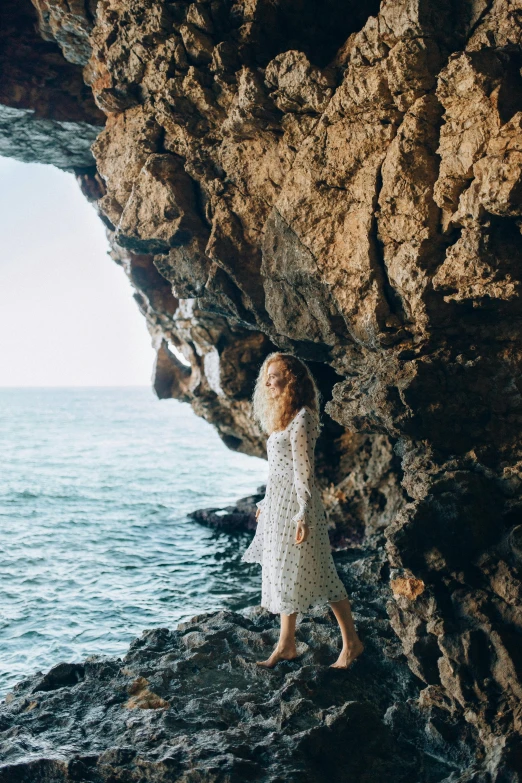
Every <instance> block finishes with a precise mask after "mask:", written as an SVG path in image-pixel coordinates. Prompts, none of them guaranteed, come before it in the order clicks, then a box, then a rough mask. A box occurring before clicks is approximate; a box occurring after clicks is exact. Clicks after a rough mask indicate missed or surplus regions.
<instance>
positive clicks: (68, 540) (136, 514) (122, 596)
mask: <svg viewBox="0 0 522 783" xmlns="http://www.w3.org/2000/svg"><path fill="white" fill-rule="evenodd" d="M0 444H1V449H0V694H5V692H6V691H7V690H8V689H9V688H10V687H12V686H13V685H14V684H15V683H16V682H17V681H18V680H20V679H22V678H24V677H26V676H28V675H30V674H34V673H35V672H36V671H38V670H42V671H45V670H46V669H48V668H50V667H51V666H53V665H54V664H56V663H58V662H60V661H74V660H81V659H83V658H84V657H86V656H87V655H91V654H101V655H122V654H124V653H125V652H126V650H127V648H128V644H129V642H130V641H131V640H132V639H133V638H134V637H135V636H137V635H139V634H140V633H141V632H142V631H143V630H144V629H146V628H153V627H158V626H167V627H170V628H175V626H176V624H177V623H178V622H180V621H181V620H185V619H188V618H190V617H192V616H193V615H195V614H198V613H200V612H203V611H210V610H214V609H219V608H229V609H235V610H238V609H241V608H244V607H246V606H249V605H253V604H256V603H259V600H260V584H261V577H260V568H259V566H257V565H255V564H247V563H241V562H240V558H241V555H242V553H243V552H244V550H245V548H246V547H247V545H248V543H249V542H250V540H251V534H248V533H242V534H235V535H232V534H223V533H219V534H218V533H215V532H214V531H212V530H209V529H207V528H205V527H203V526H201V525H199V524H198V523H196V522H193V521H191V520H189V519H188V518H187V513H188V512H190V511H192V510H194V509H198V508H205V507H209V506H221V505H227V504H230V503H233V502H234V501H235V500H237V499H238V498H240V497H242V496H245V495H248V494H251V493H253V492H254V491H255V490H256V488H257V487H258V486H259V485H260V484H263V483H265V482H266V478H267V474H268V466H267V463H266V462H265V461H264V460H261V459H257V458H255V457H248V456H246V455H242V454H236V453H234V452H231V451H229V450H228V449H227V448H226V447H225V446H224V445H223V443H222V442H221V440H220V438H219V436H218V435H217V433H216V432H215V431H214V430H213V429H212V427H211V426H210V425H209V424H207V423H206V422H205V421H203V420H202V419H200V418H198V417H197V416H196V415H195V414H194V413H193V412H192V409H191V408H190V407H189V406H188V405H187V404H183V403H180V402H178V401H177V400H162V401H159V400H157V399H156V397H155V396H154V394H153V392H152V390H151V389H149V388H146V387H126V388H61V389H56V388H39V389H27V388H25V389H7V388H3V389H0Z"/></svg>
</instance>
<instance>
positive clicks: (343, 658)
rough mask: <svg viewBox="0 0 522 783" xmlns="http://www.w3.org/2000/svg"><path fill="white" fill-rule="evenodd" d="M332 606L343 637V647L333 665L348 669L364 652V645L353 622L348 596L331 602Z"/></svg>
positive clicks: (337, 667) (336, 667) (335, 667)
mask: <svg viewBox="0 0 522 783" xmlns="http://www.w3.org/2000/svg"><path fill="white" fill-rule="evenodd" d="M330 606H331V607H332V611H333V613H334V614H335V616H336V618H337V622H338V623H339V628H340V629H341V636H342V639H343V649H342V650H341V652H340V654H339V657H338V659H337V660H336V662H335V663H332V665H331V666H332V668H334V669H347V668H348V667H349V666H350V664H351V663H352V662H353V661H354V660H355V659H356V658H357V657H358V656H359V655H360V654H361V653H362V651H363V650H364V645H363V643H362V642H361V640H360V639H359V637H358V636H357V631H356V630H355V626H354V624H353V617H352V609H351V606H350V601H349V600H348V598H343V599H342V601H334V602H330Z"/></svg>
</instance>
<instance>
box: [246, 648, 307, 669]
mask: <svg viewBox="0 0 522 783" xmlns="http://www.w3.org/2000/svg"><path fill="white" fill-rule="evenodd" d="M297 657H298V656H297V650H296V648H295V647H279V646H278V647H276V648H275V650H274V652H273V653H272V655H271V656H270V657H269V658H267V659H266V661H256V663H257V665H258V666H263V667H264V668H265V669H273V668H274V666H275V665H276V663H279V661H293V659H294V658H297Z"/></svg>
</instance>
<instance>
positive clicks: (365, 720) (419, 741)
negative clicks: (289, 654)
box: [0, 548, 473, 783]
mask: <svg viewBox="0 0 522 783" xmlns="http://www.w3.org/2000/svg"><path fill="white" fill-rule="evenodd" d="M334 557H335V558H336V565H337V567H338V570H339V573H340V575H341V578H342V579H343V582H344V583H345V584H346V586H347V588H348V590H349V592H350V595H351V597H352V601H353V606H354V615H355V618H356V622H357V625H358V628H359V632H360V634H361V636H362V638H363V640H364V643H365V645H366V649H365V652H364V655H363V656H361V658H360V659H359V660H358V661H357V662H356V663H355V664H354V665H353V667H352V668H351V669H350V670H348V671H339V670H333V669H331V668H330V667H329V664H330V663H331V662H333V661H334V660H335V658H336V657H337V652H338V650H339V648H340V637H339V634H338V630H337V625H336V622H335V618H334V616H333V613H332V612H331V610H329V609H328V607H327V606H325V607H319V608H315V609H312V610H310V612H309V613H306V614H302V615H300V616H299V618H298V627H297V640H298V651H299V653H300V658H299V660H298V661H292V662H281V663H279V664H278V665H277V666H276V668H275V669H274V670H272V671H267V670H260V669H258V667H257V666H256V665H255V660H256V659H260V658H261V657H265V655H266V654H268V652H269V651H270V650H271V649H272V647H273V645H274V643H275V641H276V640H277V636H278V617H277V616H276V615H271V614H270V613H268V612H267V611H265V610H264V609H261V608H260V607H251V608H249V609H246V610H243V611H242V612H230V611H216V612H209V613H206V614H203V615H199V616H196V617H194V618H192V619H191V620H190V621H188V622H184V623H180V624H179V625H178V627H177V628H176V629H175V630H171V629H168V628H156V629H154V630H149V631H146V632H144V633H143V634H142V635H141V636H140V637H139V638H137V639H135V640H134V641H133V642H132V644H131V645H130V647H129V651H128V653H127V654H126V655H125V656H124V657H123V658H105V657H101V656H90V657H89V658H87V659H86V660H85V661H81V662H63V663H59V664H57V665H56V666H55V667H53V668H52V669H51V670H50V671H49V672H47V673H41V672H39V673H37V674H35V675H34V676H32V677H29V678H27V679H26V680H24V681H22V682H20V683H19V684H18V685H17V686H16V687H15V688H14V689H13V691H12V692H11V693H9V694H8V696H7V698H6V699H5V701H4V702H3V703H2V704H1V705H0V760H1V761H0V783H43V782H44V781H45V783H66V782H67V783H69V782H71V783H72V781H75V782H78V783H79V782H80V781H81V782H82V783H102V782H103V783H115V781H121V782H122V783H123V781H125V783H142V781H154V782H156V781H158V783H159V781H183V782H185V781H186V783H189V781H190V783H194V782H195V781H205V783H208V782H209V781H213V782H215V783H218V782H223V783H225V782H226V783H245V781H271V783H283V782H284V783H322V782H323V781H324V783H331V782H333V783H336V781H339V783H341V781H346V780H354V781H357V782H358V783H359V782H360V783H363V782H364V783H370V781H375V783H377V782H379V783H382V781H383V780H387V781H389V782H390V783H439V781H440V782H441V783H442V781H446V782H447V783H449V781H451V783H454V781H457V780H462V781H464V780H470V779H471V778H468V777H461V773H462V772H463V771H464V770H466V769H469V767H470V766H471V764H472V761H473V759H472V756H473V754H472V746H471V745H470V744H469V741H470V739H472V738H471V737H470V736H469V735H468V736H467V735H466V734H465V733H464V734H462V733H461V731H462V730H461V729H458V728H457V727H456V723H455V720H454V718H452V717H451V715H450V714H449V713H448V712H447V711H446V712H445V707H444V704H441V703H440V697H439V696H438V695H437V694H432V693H430V691H431V689H430V688H428V689H424V690H423V691H422V688H423V687H424V683H422V681H421V680H420V679H419V678H418V677H416V676H415V675H414V674H413V673H412V671H411V670H410V668H409V667H408V665H407V662H406V659H405V657H404V655H403V653H402V651H401V645H400V643H399V640H398V639H397V637H396V636H395V634H394V632H393V630H392V629H391V627H390V622H389V619H388V615H387V608H386V607H387V604H388V603H389V602H390V601H394V600H396V599H394V597H393V594H392V591H391V590H390V586H389V574H388V568H387V564H386V562H385V560H384V559H383V557H382V556H381V555H379V554H378V553H377V552H376V551H375V550H373V551H370V550H367V549H366V550H365V549H361V548H354V549H351V550H346V551H345V552H341V553H336V554H335V555H334ZM399 600H400V599H399ZM421 691H422V694H421ZM419 695H421V696H422V698H421V701H420V703H419ZM419 704H420V705H421V706H419Z"/></svg>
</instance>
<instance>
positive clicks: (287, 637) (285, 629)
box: [256, 612, 297, 669]
mask: <svg viewBox="0 0 522 783" xmlns="http://www.w3.org/2000/svg"><path fill="white" fill-rule="evenodd" d="M296 620H297V612H294V613H293V614H282V615H281V631H280V633H279V641H278V643H277V645H276V648H275V650H274V652H273V653H272V655H271V656H270V658H267V659H266V661H256V663H257V664H258V666H265V667H266V668H267V669H272V668H273V667H274V666H275V665H276V663H277V662H278V661H291V660H292V659H293V658H297V650H296V646H295V622H296Z"/></svg>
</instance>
